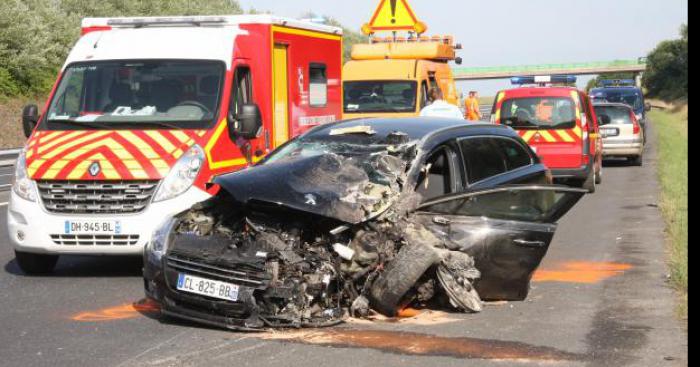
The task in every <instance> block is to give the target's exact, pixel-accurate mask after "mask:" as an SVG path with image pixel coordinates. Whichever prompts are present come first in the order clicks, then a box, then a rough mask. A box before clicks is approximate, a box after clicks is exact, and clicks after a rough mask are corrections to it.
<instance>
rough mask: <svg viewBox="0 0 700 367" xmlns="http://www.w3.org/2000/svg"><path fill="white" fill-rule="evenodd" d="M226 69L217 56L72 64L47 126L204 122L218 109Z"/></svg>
mask: <svg viewBox="0 0 700 367" xmlns="http://www.w3.org/2000/svg"><path fill="white" fill-rule="evenodd" d="M223 75H224V65H223V63H221V62H214V61H110V62H87V63H77V64H73V65H71V66H69V67H68V68H67V69H66V70H65V72H64V74H63V77H62V79H61V82H60V84H59V86H58V88H57V89H56V93H55V95H54V97H53V100H52V101H51V105H50V107H49V110H48V113H47V115H46V116H47V127H48V129H65V128H67V127H68V128H69V127H71V126H75V125H78V126H82V125H86V124H89V125H90V126H93V127H96V128H120V127H123V126H124V125H127V126H131V125H133V124H144V125H148V124H155V123H160V124H165V123H167V124H169V125H168V126H169V127H171V128H202V127H206V126H207V125H208V123H210V122H211V121H212V120H213V119H214V118H215V117H216V114H217V110H218V105H219V100H220V98H219V97H220V95H221V89H222V81H223Z"/></svg>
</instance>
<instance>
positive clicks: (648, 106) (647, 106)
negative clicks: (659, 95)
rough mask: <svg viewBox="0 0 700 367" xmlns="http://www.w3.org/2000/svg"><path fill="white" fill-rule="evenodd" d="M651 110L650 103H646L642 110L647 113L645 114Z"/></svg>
mask: <svg viewBox="0 0 700 367" xmlns="http://www.w3.org/2000/svg"><path fill="white" fill-rule="evenodd" d="M651 108H652V106H651V103H649V102H647V103H646V104H645V105H644V110H645V111H647V112H649V111H651Z"/></svg>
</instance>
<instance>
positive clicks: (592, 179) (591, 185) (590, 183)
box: [581, 171, 597, 194]
mask: <svg viewBox="0 0 700 367" xmlns="http://www.w3.org/2000/svg"><path fill="white" fill-rule="evenodd" d="M581 187H582V188H583V189H586V190H588V192H589V193H591V194H593V193H595V192H596V189H597V188H596V174H595V172H594V171H591V173H590V174H588V178H587V179H586V180H585V181H583V184H582V185H581Z"/></svg>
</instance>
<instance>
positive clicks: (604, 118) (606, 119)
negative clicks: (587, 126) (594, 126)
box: [598, 115, 612, 126]
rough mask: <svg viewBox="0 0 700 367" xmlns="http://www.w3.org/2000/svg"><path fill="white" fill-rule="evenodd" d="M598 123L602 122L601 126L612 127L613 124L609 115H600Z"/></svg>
mask: <svg viewBox="0 0 700 367" xmlns="http://www.w3.org/2000/svg"><path fill="white" fill-rule="evenodd" d="M598 121H600V126H603V125H610V122H612V121H611V119H610V116H608V115H598Z"/></svg>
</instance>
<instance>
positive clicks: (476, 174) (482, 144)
mask: <svg viewBox="0 0 700 367" xmlns="http://www.w3.org/2000/svg"><path fill="white" fill-rule="evenodd" d="M459 146H460V148H461V150H462V156H463V157H464V165H465V166H466V169H467V180H468V181H469V183H470V184H474V183H477V182H479V181H483V180H485V179H487V178H490V177H493V176H497V175H500V174H502V173H505V172H507V171H508V167H507V165H506V161H505V159H504V158H503V155H502V154H501V148H500V147H499V146H498V145H497V144H496V143H495V142H494V139H493V138H487V137H475V138H466V139H463V140H462V141H460V143H459Z"/></svg>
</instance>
